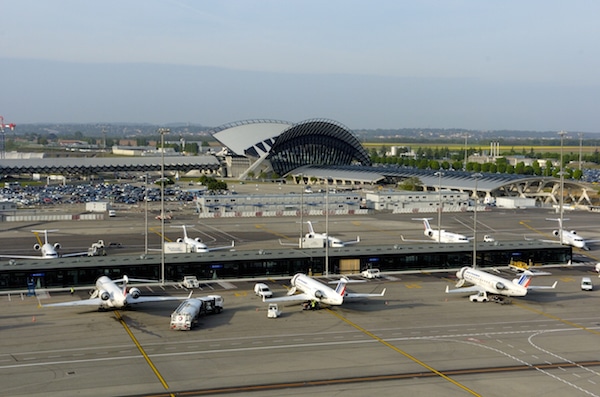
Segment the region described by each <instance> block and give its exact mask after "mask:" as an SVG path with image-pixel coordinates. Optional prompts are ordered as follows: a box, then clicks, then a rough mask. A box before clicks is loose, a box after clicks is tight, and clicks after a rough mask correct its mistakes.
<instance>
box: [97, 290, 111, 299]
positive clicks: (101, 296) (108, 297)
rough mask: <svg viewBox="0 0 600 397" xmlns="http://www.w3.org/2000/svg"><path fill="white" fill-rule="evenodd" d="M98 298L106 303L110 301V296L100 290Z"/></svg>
mask: <svg viewBox="0 0 600 397" xmlns="http://www.w3.org/2000/svg"><path fill="white" fill-rule="evenodd" d="M98 296H99V297H100V299H102V300H103V301H107V300H109V299H110V294H109V293H108V292H106V291H104V290H101V291H99V292H98Z"/></svg>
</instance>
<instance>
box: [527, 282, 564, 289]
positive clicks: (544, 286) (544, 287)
mask: <svg viewBox="0 0 600 397" xmlns="http://www.w3.org/2000/svg"><path fill="white" fill-rule="evenodd" d="M556 284H558V281H555V282H554V284H552V285H530V286H529V287H527V291H529V290H538V289H554V288H556Z"/></svg>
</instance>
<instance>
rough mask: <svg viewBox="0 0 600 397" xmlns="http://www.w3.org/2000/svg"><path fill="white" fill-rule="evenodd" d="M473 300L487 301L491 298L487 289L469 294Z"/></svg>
mask: <svg viewBox="0 0 600 397" xmlns="http://www.w3.org/2000/svg"><path fill="white" fill-rule="evenodd" d="M469 300H470V301H471V302H487V301H488V300H489V299H488V297H487V293H486V292H485V291H481V292H478V293H476V294H474V295H471V296H469Z"/></svg>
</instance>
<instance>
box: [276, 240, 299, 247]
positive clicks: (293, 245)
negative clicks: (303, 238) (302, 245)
mask: <svg viewBox="0 0 600 397" xmlns="http://www.w3.org/2000/svg"><path fill="white" fill-rule="evenodd" d="M279 245H287V246H290V247H296V248H297V247H298V243H284V242H283V241H281V239H279Z"/></svg>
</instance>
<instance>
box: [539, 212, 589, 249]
mask: <svg viewBox="0 0 600 397" xmlns="http://www.w3.org/2000/svg"><path fill="white" fill-rule="evenodd" d="M546 220H548V221H557V222H558V230H553V231H552V235H554V236H555V237H558V238H559V240H558V241H555V240H542V241H544V242H550V243H557V242H558V243H560V241H561V239H560V235H561V234H562V243H563V244H565V245H570V246H573V247H575V248H581V249H582V250H585V251H588V250H589V249H590V248H589V247H588V246H587V243H591V242H592V241H596V240H585V239H584V238H583V237H581V236H580V235H579V234H577V232H576V231H575V230H565V229H563V224H562V221H561V220H560V218H546ZM563 220H564V221H568V220H569V219H563Z"/></svg>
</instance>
